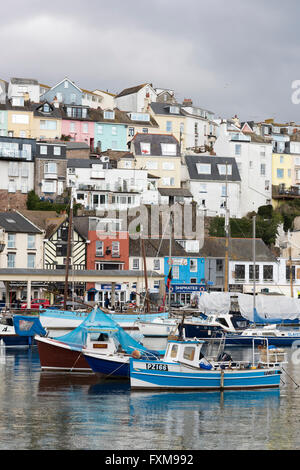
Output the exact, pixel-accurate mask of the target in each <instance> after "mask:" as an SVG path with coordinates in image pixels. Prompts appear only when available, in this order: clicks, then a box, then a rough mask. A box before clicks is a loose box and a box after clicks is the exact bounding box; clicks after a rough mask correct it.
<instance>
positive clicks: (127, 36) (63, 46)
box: [0, 0, 300, 123]
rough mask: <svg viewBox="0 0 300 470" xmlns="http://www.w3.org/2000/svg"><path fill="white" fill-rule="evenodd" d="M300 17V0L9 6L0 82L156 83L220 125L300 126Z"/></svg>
mask: <svg viewBox="0 0 300 470" xmlns="http://www.w3.org/2000/svg"><path fill="white" fill-rule="evenodd" d="M299 14H300V2H299V0H285V1H282V0H272V1H270V0H251V1H246V0H230V2H229V1H226V0H184V1H183V0H149V1H147V2H146V1H145V0H114V1H113V2H108V1H107V0H105V1H104V0H85V2H83V1H82V0H80V1H79V0H72V1H70V0H64V1H61V0H59V1H58V0H51V2H41V1H40V0H26V2H24V0H10V2H4V3H3V4H1V15H0V44H1V53H0V59H1V60H0V78H2V79H4V80H9V78H10V77H26V78H35V79H37V80H39V82H40V83H43V84H46V85H49V86H53V85H55V83H58V82H60V81H61V80H62V79H63V78H64V77H68V78H70V79H71V80H72V81H74V82H75V83H76V84H77V85H78V86H79V87H81V88H85V89H88V90H91V91H92V90H94V89H102V90H108V91H110V92H112V93H118V92H120V91H121V90H123V89H124V88H128V87H131V86H135V85H139V84H141V83H152V84H153V86H154V87H156V88H170V89H173V90H174V91H175V96H176V97H177V99H178V101H179V102H181V101H182V100H183V99H184V98H191V99H192V100H193V103H194V104H195V105H196V106H201V107H203V108H206V109H208V110H210V111H213V112H214V113H215V117H216V118H219V117H222V118H231V117H233V116H235V115H237V116H238V117H239V118H240V119H241V120H243V121H244V120H249V121H251V120H254V121H260V120H263V119H267V118H274V119H275V121H277V122H289V121H295V122H297V123H300V115H299V113H300V68H299V65H300V34H299ZM297 81H299V83H297ZM293 87H294V88H293ZM297 90H299V93H297ZM298 101H299V103H298Z"/></svg>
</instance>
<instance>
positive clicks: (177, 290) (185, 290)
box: [171, 284, 206, 294]
mask: <svg viewBox="0 0 300 470" xmlns="http://www.w3.org/2000/svg"><path fill="white" fill-rule="evenodd" d="M171 292H173V293H174V294H191V293H193V292H206V285H205V284H173V285H172V286H171Z"/></svg>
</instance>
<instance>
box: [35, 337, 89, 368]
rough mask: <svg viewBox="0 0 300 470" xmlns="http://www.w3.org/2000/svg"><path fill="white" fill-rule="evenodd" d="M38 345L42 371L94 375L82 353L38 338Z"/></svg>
mask: <svg viewBox="0 0 300 470" xmlns="http://www.w3.org/2000/svg"><path fill="white" fill-rule="evenodd" d="M36 343H37V346H38V352H39V356H40V364H41V368H42V370H53V371H65V372H89V373H92V369H91V368H90V366H89V365H88V363H87V361H86V360H85V357H84V355H83V354H81V352H80V351H74V350H71V349H70V348H69V347H68V346H67V345H65V344H63V343H60V342H59V341H54V340H51V339H48V338H45V339H39V338H36Z"/></svg>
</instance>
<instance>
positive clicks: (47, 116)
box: [32, 101, 62, 140]
mask: <svg viewBox="0 0 300 470" xmlns="http://www.w3.org/2000/svg"><path fill="white" fill-rule="evenodd" d="M61 123H62V119H61V112H60V109H59V108H58V107H56V106H55V105H53V104H51V103H48V102H47V101H46V102H45V103H42V104H38V105H35V106H34V111H33V120H32V137H33V138H35V139H41V140H48V139H60V138H61Z"/></svg>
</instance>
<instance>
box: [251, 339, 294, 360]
mask: <svg viewBox="0 0 300 470" xmlns="http://www.w3.org/2000/svg"><path fill="white" fill-rule="evenodd" d="M262 339H263V344H261V343H262ZM256 341H257V342H259V346H258V351H257V352H256V351H255V342H256ZM256 357H258V358H259V360H257V359H256ZM252 361H253V364H254V363H255V362H257V363H262V364H266V365H267V366H268V367H269V366H270V365H274V364H286V363H287V362H288V361H287V353H286V352H285V350H284V349H283V348H276V347H272V349H270V347H269V340H268V338H261V337H260V338H259V337H258V338H252Z"/></svg>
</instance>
